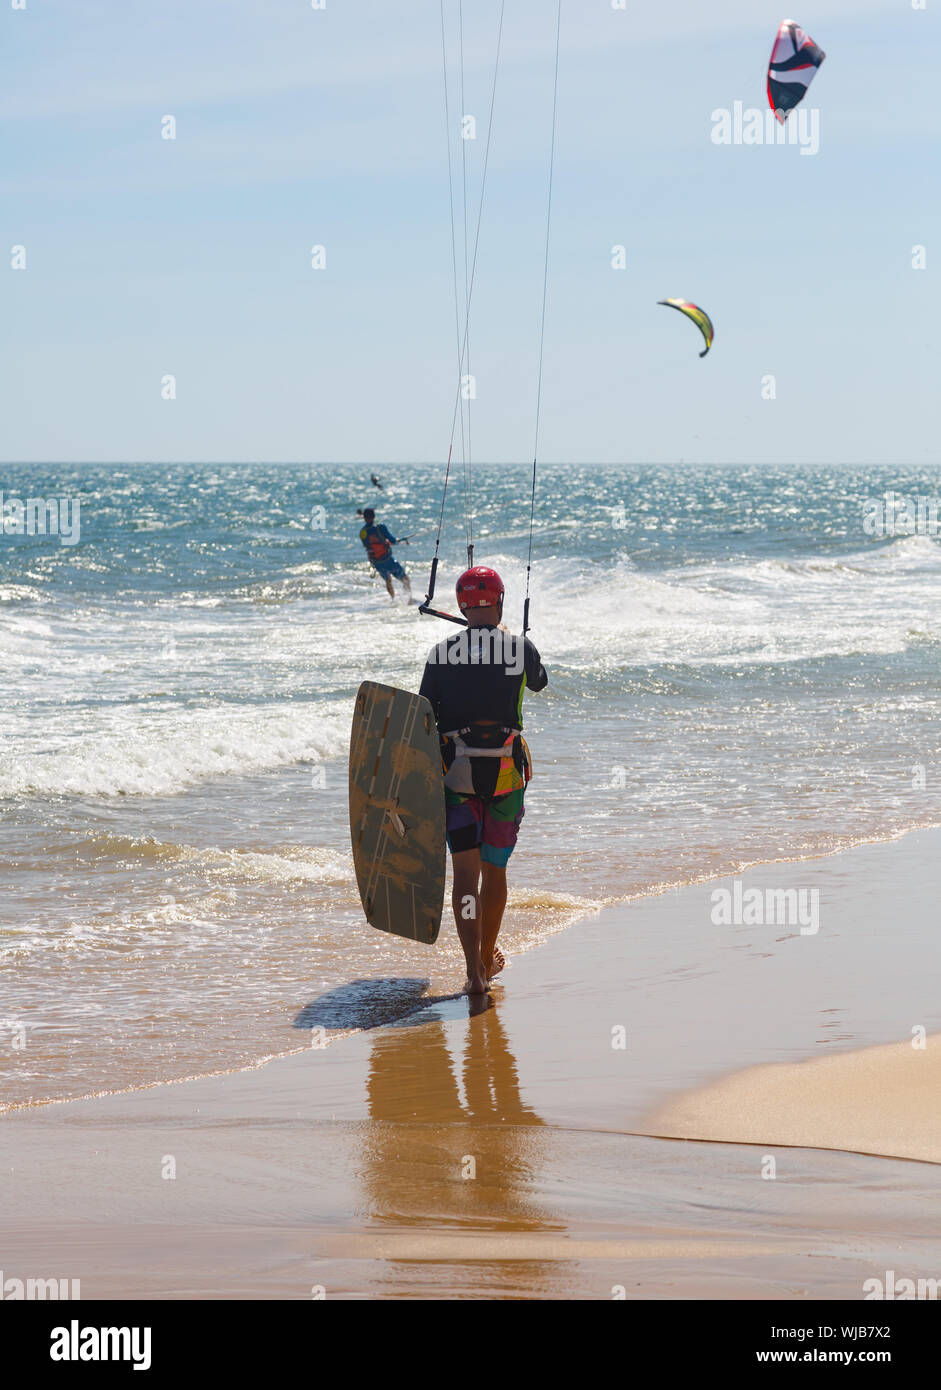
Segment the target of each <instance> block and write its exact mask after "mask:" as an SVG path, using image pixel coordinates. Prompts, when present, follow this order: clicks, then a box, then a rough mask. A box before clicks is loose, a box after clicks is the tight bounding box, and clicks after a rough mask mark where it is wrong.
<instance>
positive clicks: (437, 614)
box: [418, 595, 467, 627]
mask: <svg viewBox="0 0 941 1390" xmlns="http://www.w3.org/2000/svg"><path fill="white" fill-rule="evenodd" d="M429 597H430V595H429ZM418 611H419V613H427V614H428V616H429V617H430V618H446V619H447V621H448V622H449V623H458V624H460V626H461V627H467V619H466V618H456V617H455V616H454V614H453V613H442V612H441V611H440V609H438V608H429V607H428V599H426V600H425V602H424V603H420V604H419V605H418Z"/></svg>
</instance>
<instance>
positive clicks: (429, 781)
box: [350, 681, 447, 945]
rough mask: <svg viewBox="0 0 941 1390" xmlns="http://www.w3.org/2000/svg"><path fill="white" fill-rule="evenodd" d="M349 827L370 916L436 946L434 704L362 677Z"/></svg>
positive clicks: (438, 808) (438, 834) (439, 777)
mask: <svg viewBox="0 0 941 1390" xmlns="http://www.w3.org/2000/svg"><path fill="white" fill-rule="evenodd" d="M350 834H351V836H352V840H353V864H354V866H355V869H356V882H357V885H358V887H359V896H360V899H361V901H362V904H363V911H364V913H365V914H366V920H367V922H368V923H369V925H370V926H371V927H376V928H377V929H378V930H379V931H386V932H392V933H393V934H394V935H395V936H405V937H408V938H409V939H410V940H412V941H424V942H426V943H427V944H428V945H431V944H432V943H433V942H434V941H435V939H436V938H437V935H438V929H439V928H440V926H441V910H442V907H443V904H444V878H445V861H446V857H447V846H446V842H445V833H444V772H443V769H442V766H441V752H440V747H439V743H438V731H437V728H436V727H435V718H434V714H433V712H432V708H431V705H430V704H429V703H428V701H427V700H426V699H425V698H424V697H423V696H421V695H412V694H411V693H410V692H409V691H407V690H396V689H395V687H394V686H391V685H378V684H376V683H375V682H374V681H364V682H363V684H362V685H361V686H360V688H359V691H358V693H357V696H356V705H355V709H354V713H353V728H352V732H351V734H350Z"/></svg>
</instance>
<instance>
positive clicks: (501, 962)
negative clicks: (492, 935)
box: [485, 946, 506, 980]
mask: <svg viewBox="0 0 941 1390" xmlns="http://www.w3.org/2000/svg"><path fill="white" fill-rule="evenodd" d="M505 965H506V958H505V956H504V954H503V952H502V951H501V950H500V947H499V946H494V948H493V964H492V965H491V967H490V969H489V970H487V972H486V973H487V979H488V980H492V979H493V977H494V975H499V973H500V971H501V970H502V969H503V967H504V966H505ZM485 969H486V967H485Z"/></svg>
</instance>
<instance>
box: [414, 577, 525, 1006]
mask: <svg viewBox="0 0 941 1390" xmlns="http://www.w3.org/2000/svg"><path fill="white" fill-rule="evenodd" d="M503 597H504V587H503V580H502V579H501V578H500V576H499V575H498V574H497V572H496V570H492V569H489V568H488V567H487V566H486V565H477V566H475V567H474V568H473V569H469V570H465V572H464V573H463V574H462V575H461V577H460V579H459V580H458V581H457V601H458V606H459V607H460V609H461V612H462V613H463V614H464V616H465V618H466V620H467V627H466V628H465V629H463V631H461V632H460V633H457V634H455V635H454V636H451V637H445V638H443V639H442V640H441V641H440V642H439V643H438V644H437V646H435V647H433V648H432V650H431V652H430V653H429V656H428V661H427V663H426V665H425V674H424V676H423V677H422V683H421V690H420V694H422V695H424V696H425V697H426V699H428V700H429V701H430V702H431V707H432V709H433V710H434V714H435V720H436V722H437V725H438V732H439V734H440V735H441V755H442V758H443V760H444V766H445V779H444V797H445V815H446V825H447V835H448V848H449V849H450V851H451V864H452V868H453V870H454V886H453V891H452V898H451V901H452V906H453V908H454V920H455V922H456V924H457V932H458V936H459V937H460V940H461V946H462V947H463V950H464V957H465V960H466V962H467V982H466V985H465V990H466V992H467V993H468V994H484V993H485V992H486V991H487V989H488V988H489V985H488V981H489V980H490V979H491V978H492V977H493V976H494V975H496V974H497V973H498V972H499V971H500V970H501V969H502V968H503V965H504V959H503V956H502V954H501V952H500V951H499V949H498V948H497V936H498V934H499V932H500V926H501V923H502V921H503V910H504V908H505V907H506V891H507V890H506V866H507V863H508V861H509V858H510V855H511V854H512V853H513V849H514V846H515V845H516V839H517V835H518V833H519V827H520V822H521V821H522V819H523V797H524V793H525V790H526V783H527V782H528V781H529V779H530V776H531V764H530V757H529V749H528V748H527V746H526V742H525V740H524V738H523V736H522V733H521V730H522V727H523V719H522V708H523V693H524V691H525V690H526V689H527V687H528V688H529V689H530V690H544V689H545V687H546V686H547V684H548V682H549V678H548V676H547V675H546V672H545V669H544V667H543V665H542V661H541V659H540V656H539V653H538V651H537V650H536V648H535V647H534V646H533V644H532V642H530V640H529V638H528V637H517V636H515V635H514V634H513V633H511V632H510V631H509V630H508V629H507V628H505V627H504V626H503V623H502V621H501V619H502V616H503Z"/></svg>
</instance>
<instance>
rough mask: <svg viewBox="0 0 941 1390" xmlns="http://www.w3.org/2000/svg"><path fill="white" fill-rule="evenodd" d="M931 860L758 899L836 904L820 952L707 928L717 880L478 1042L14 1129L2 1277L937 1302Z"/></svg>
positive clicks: (897, 861)
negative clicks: (911, 1281)
mask: <svg viewBox="0 0 941 1390" xmlns="http://www.w3.org/2000/svg"><path fill="white" fill-rule="evenodd" d="M939 843H941V835H939V833H938V832H927V831H926V832H918V833H917V834H914V835H910V836H908V837H906V838H905V839H904V840H901V841H898V842H896V843H894V844H889V845H877V846H864V847H861V848H859V849H857V850H853V851H850V852H849V853H846V854H842V855H839V856H835V857H833V858H830V859H823V860H817V861H813V862H805V863H801V864H776V865H767V866H762V867H759V868H756V869H754V870H751V871H749V873H748V874H746V875H745V876H744V877H745V881H746V885H757V886H761V887H767V886H772V887H773V886H779V887H782V886H783V887H786V886H792V885H793V886H800V887H806V888H816V889H817V890H818V891H819V892H820V930H819V932H818V933H817V934H816V935H813V936H810V935H806V936H802V935H801V934H800V932H799V929H798V928H797V927H794V928H788V927H780V926H778V927H775V926H742V925H739V926H717V925H715V924H714V923H713V921H712V915H711V904H712V897H711V895H712V893H713V891H714V890H715V889H716V888H717V886H721V885H720V884H715V883H710V884H703V885H696V886H694V887H692V888H689V889H684V890H682V891H680V892H676V893H670V894H668V895H665V896H664V897H661V898H655V899H647V900H644V901H641V902H637V903H634V904H631V905H629V906H623V907H619V908H613V909H610V910H608V911H606V912H604V913H602V914H600V915H599V916H598V917H596V918H594V919H591V920H588V921H586V922H583V923H581V924H579V925H578V926H576V927H575V928H573V929H571V930H570V931H568V932H567V933H565V934H563V935H561V936H559V937H556V938H554V939H553V940H550V941H549V942H547V943H546V944H545V945H544V946H543V947H541V948H540V949H539V950H537V951H533V952H532V953H530V954H528V955H526V956H524V957H522V958H520V959H518V960H517V961H516V962H514V963H513V964H512V965H511V967H510V969H509V970H508V971H507V975H506V982H505V986H504V987H501V988H499V989H498V990H497V991H496V997H495V1004H494V1007H493V1008H491V1009H489V1010H487V1011H485V1012H483V1013H480V1014H477V1015H475V1016H469V1010H468V1007H467V1003H466V1001H464V1000H459V999H454V1000H444V1001H439V1002H437V1003H433V1004H430V1005H429V1006H428V1007H426V1008H425V1009H423V1010H422V1011H421V1012H419V1013H416V1014H415V1015H413V1016H411V1017H410V1018H407V1019H401V1020H399V1021H398V1022H396V1023H390V1024H388V1025H385V1026H382V1027H378V1028H375V1029H372V1030H370V1031H369V1032H366V1033H361V1034H359V1035H357V1036H354V1037H350V1038H346V1039H344V1040H343V1041H340V1042H337V1043H335V1044H334V1045H332V1046H328V1047H323V1048H321V1047H312V1048H311V1049H310V1051H308V1052H304V1053H300V1054H296V1055H294V1056H291V1057H287V1058H283V1059H279V1060H277V1061H275V1062H272V1063H269V1064H268V1065H266V1066H264V1067H260V1068H258V1069H256V1070H252V1071H246V1072H237V1073H231V1074H229V1075H225V1076H217V1077H207V1078H202V1079H198V1080H194V1081H188V1082H180V1083H174V1084H171V1085H164V1086H158V1087H153V1088H150V1089H146V1090H142V1091H135V1092H131V1093H126V1094H122V1095H114V1096H106V1097H100V1098H97V1099H93V1100H85V1101H74V1102H68V1103H64V1104H55V1105H48V1106H41V1107H35V1108H32V1109H28V1110H20V1111H12V1112H9V1113H7V1114H6V1115H4V1116H2V1117H0V1152H2V1160H0V1166H2V1171H3V1175H4V1181H3V1184H2V1189H0V1200H2V1238H0V1269H2V1270H3V1271H4V1276H5V1277H7V1278H9V1277H21V1278H25V1277H53V1276H56V1277H69V1278H80V1279H81V1281H82V1295H83V1297H85V1298H91V1297H105V1298H113V1297H122V1296H142V1297H157V1298H159V1297H163V1298H166V1297H226V1298H250V1297H289V1298H309V1297H311V1291H312V1289H316V1288H323V1289H324V1291H325V1293H326V1296H327V1297H366V1298H380V1297H383V1298H384V1297H406V1298H407V1297H449V1296H457V1297H479V1298H492V1297H509V1298H611V1297H612V1296H613V1293H612V1291H613V1290H614V1291H617V1290H619V1289H623V1290H624V1293H625V1296H627V1297H698V1296H705V1297H739V1298H741V1297H758V1298H761V1297H778V1296H787V1297H797V1298H799V1297H807V1296H810V1297H836V1296H844V1297H851V1298H861V1297H862V1285H863V1281H864V1280H865V1279H867V1278H871V1277H872V1276H873V1275H876V1276H879V1277H881V1276H882V1275H883V1274H884V1272H885V1271H886V1270H888V1269H894V1270H895V1271H896V1273H897V1274H899V1275H903V1274H904V1275H906V1276H908V1277H916V1278H917V1277H928V1278H932V1277H938V1276H939V1275H941V1236H939V1234H938V1233H937V1221H936V1218H935V1212H936V1211H937V1206H938V1200H939V1197H941V1166H936V1164H937V1163H938V1160H939V1158H941V1147H939V1121H938V1113H937V1107H933V1106H932V1104H931V1096H932V1094H934V1095H937V1094H938V1090H937V1085H936V1084H935V1081H933V1080H932V1078H937V1074H938V1070H939V1065H941V1042H939V1041H938V1040H937V1039H935V1038H932V1039H931V1042H930V1045H929V1046H928V1047H927V1048H926V1049H925V1050H924V1051H916V1050H914V1049H912V1047H911V1041H910V1040H911V1030H912V1028H913V1027H914V1026H916V1025H922V1026H924V1027H925V1028H926V1029H927V1030H928V1032H929V1034H930V1033H931V1031H932V1029H935V1030H937V1029H939V1027H941V1017H939V1014H941V1005H939V1003H938V1002H937V989H936V982H935V980H934V977H933V972H932V970H931V965H932V963H933V961H934V960H935V959H936V955H937V952H936V948H935V947H934V942H933V936H934V930H935V929H934V902H933V897H934V892H933V884H932V881H931V879H932V875H931V871H930V867H929V866H930V865H931V864H932V863H934V862H936V861H937V855H938V847H939ZM727 886H730V885H728V883H727ZM900 895H901V896H900ZM900 901H901V902H903V903H904V908H905V910H904V912H900V911H899V903H900ZM445 930H447V928H445ZM327 1002H328V1003H329V1007H330V1008H331V1010H333V1011H334V1013H335V1011H336V1008H337V1004H338V1001H337V999H336V998H335V997H334V998H332V999H331V1000H330V1001H327ZM304 1016H305V1019H306V1020H307V1022H308V1024H314V1025H315V1024H316V1021H317V1006H316V1005H313V1006H310V1007H309V1008H308V1009H307V1010H305V1015H304ZM622 1041H623V1043H624V1046H621V1045H620V1044H621V1043H622ZM887 1043H888V1044H891V1045H890V1046H878V1047H874V1046H873V1045H874V1044H887ZM806 1059H813V1060H806ZM767 1064H778V1065H767ZM730 1073H731V1075H730ZM640 1130H646V1131H654V1132H655V1133H660V1134H666V1133H669V1134H671V1135H677V1136H680V1135H690V1136H693V1137H694V1138H696V1139H702V1140H706V1139H708V1140H722V1141H725V1142H721V1143H715V1142H712V1143H705V1142H676V1141H675V1140H672V1139H665V1138H656V1137H644V1136H643V1135H640V1134H638V1133H637V1131H640ZM793 1145H799V1146H807V1147H798V1148H793V1147H790V1146H793ZM811 1145H813V1146H817V1145H820V1146H823V1147H822V1148H818V1147H809V1146H811ZM751 1146H757V1147H751ZM776 1146H777V1147H776ZM825 1149H843V1150H863V1151H865V1153H866V1154H868V1155H873V1154H878V1155H884V1156H882V1157H874V1156H863V1155H862V1154H860V1153H851V1152H826V1151H824V1150H825ZM768 1154H772V1155H773V1156H774V1157H775V1162H776V1176H775V1178H774V1179H773V1180H769V1179H767V1178H766V1177H764V1176H762V1174H763V1171H766V1170H767V1164H766V1156H767V1155H768ZM900 1156H903V1157H906V1158H911V1157H917V1158H921V1159H928V1160H931V1162H923V1163H911V1162H905V1161H902V1157H900Z"/></svg>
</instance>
